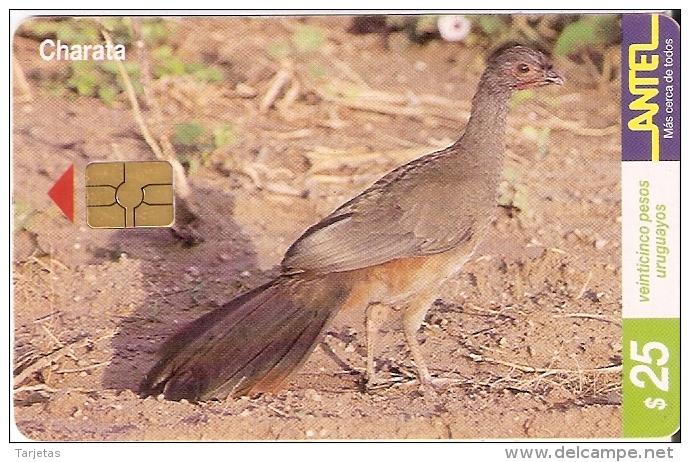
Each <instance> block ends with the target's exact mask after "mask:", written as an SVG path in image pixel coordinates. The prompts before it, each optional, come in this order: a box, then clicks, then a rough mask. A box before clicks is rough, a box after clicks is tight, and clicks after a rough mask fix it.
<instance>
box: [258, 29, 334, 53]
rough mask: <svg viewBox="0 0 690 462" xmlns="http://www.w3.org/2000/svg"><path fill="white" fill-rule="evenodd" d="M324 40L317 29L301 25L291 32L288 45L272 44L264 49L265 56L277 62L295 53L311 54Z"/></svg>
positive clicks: (286, 43) (282, 42) (283, 43)
mask: <svg viewBox="0 0 690 462" xmlns="http://www.w3.org/2000/svg"><path fill="white" fill-rule="evenodd" d="M325 40H326V38H325V37H324V35H323V33H322V32H321V30H320V29H319V28H318V27H314V26H305V25H302V26H299V27H298V28H297V29H296V30H295V32H293V34H292V37H290V42H289V43H288V42H285V41H281V42H276V43H272V44H271V45H269V46H268V47H267V48H266V54H268V56H269V57H270V58H272V59H276V60H279V59H282V58H286V57H288V56H291V55H293V54H296V53H313V52H315V51H318V50H319V48H321V45H323V43H324V42H325Z"/></svg>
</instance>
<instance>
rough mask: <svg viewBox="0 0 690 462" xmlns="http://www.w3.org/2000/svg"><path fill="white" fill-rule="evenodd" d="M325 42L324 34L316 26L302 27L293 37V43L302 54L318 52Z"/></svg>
mask: <svg viewBox="0 0 690 462" xmlns="http://www.w3.org/2000/svg"><path fill="white" fill-rule="evenodd" d="M323 42H324V36H323V34H322V33H321V31H320V30H319V28H318V27H314V26H300V27H299V28H297V30H296V31H295V33H294V34H293V35H292V43H293V44H294V45H295V48H297V49H298V50H299V51H301V52H311V51H316V50H318V49H319V47H320V46H321V45H322V44H323Z"/></svg>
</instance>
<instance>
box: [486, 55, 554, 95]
mask: <svg viewBox="0 0 690 462" xmlns="http://www.w3.org/2000/svg"><path fill="white" fill-rule="evenodd" d="M485 77H486V78H487V80H488V81H489V82H491V85H492V86H495V87H500V88H502V89H510V90H525V89H527V88H534V87H541V86H544V85H549V84H551V83H554V84H556V85H563V78H562V77H561V76H560V75H558V73H556V71H554V70H553V65H552V64H551V63H550V62H549V61H548V59H547V58H546V56H544V55H543V54H542V53H540V52H539V51H536V50H533V49H531V48H528V47H524V46H519V45H518V46H510V47H507V48H505V47H504V48H501V49H499V50H498V51H496V52H495V53H494V54H493V55H492V56H491V57H490V58H489V61H488V65H487V68H486V72H485Z"/></svg>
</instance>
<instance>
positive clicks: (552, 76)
mask: <svg viewBox="0 0 690 462" xmlns="http://www.w3.org/2000/svg"><path fill="white" fill-rule="evenodd" d="M544 83H545V84H549V83H555V84H556V85H563V84H564V83H565V80H563V77H561V76H560V75H558V74H557V73H556V71H554V70H553V69H549V70H548V71H546V74H545V75H544Z"/></svg>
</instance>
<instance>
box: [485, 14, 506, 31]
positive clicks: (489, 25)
mask: <svg viewBox="0 0 690 462" xmlns="http://www.w3.org/2000/svg"><path fill="white" fill-rule="evenodd" d="M478 22H479V27H480V28H481V29H482V31H483V32H484V33H485V34H486V35H491V34H495V33H497V32H501V31H502V30H503V29H505V27H506V25H505V23H504V22H503V19H501V18H499V17H497V16H479V18H478Z"/></svg>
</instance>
